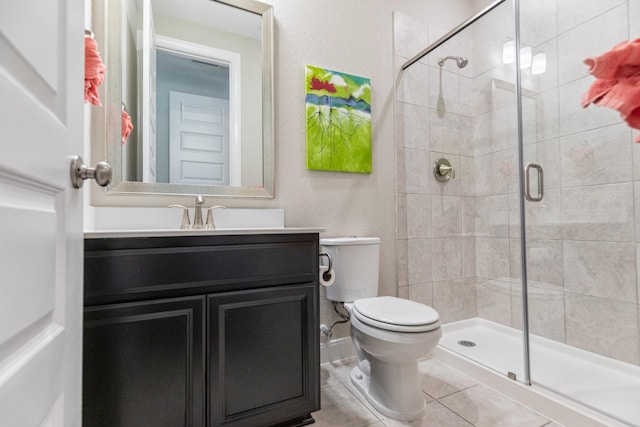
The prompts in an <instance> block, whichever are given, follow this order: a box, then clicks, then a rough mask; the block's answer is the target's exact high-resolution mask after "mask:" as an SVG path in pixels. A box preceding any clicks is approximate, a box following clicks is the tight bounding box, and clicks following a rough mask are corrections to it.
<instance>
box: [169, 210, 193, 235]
mask: <svg viewBox="0 0 640 427" xmlns="http://www.w3.org/2000/svg"><path fill="white" fill-rule="evenodd" d="M169 207H170V208H182V209H184V212H183V214H182V224H180V230H188V229H190V228H191V220H190V219H189V209H187V208H186V207H185V206H182V205H169Z"/></svg>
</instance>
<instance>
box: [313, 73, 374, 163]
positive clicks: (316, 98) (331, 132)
mask: <svg viewBox="0 0 640 427" xmlns="http://www.w3.org/2000/svg"><path fill="white" fill-rule="evenodd" d="M305 77H306V78H305V82H306V113H307V115H306V117H307V169H312V170H324V171H336V172H358V173H371V82H370V80H369V79H367V78H364V77H358V76H353V75H350V74H345V73H340V72H337V71H332V70H327V69H324V68H319V67H312V66H310V65H307V66H306V67H305Z"/></svg>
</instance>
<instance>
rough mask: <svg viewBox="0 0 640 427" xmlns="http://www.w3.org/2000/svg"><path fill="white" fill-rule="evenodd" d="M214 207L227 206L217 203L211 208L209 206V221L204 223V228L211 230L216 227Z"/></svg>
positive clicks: (222, 207) (221, 207)
mask: <svg viewBox="0 0 640 427" xmlns="http://www.w3.org/2000/svg"><path fill="white" fill-rule="evenodd" d="M214 209H226V207H225V206H221V205H215V206H211V207H210V208H207V223H206V224H205V225H204V228H207V229H211V230H213V229H215V228H216V224H215V223H214V222H213V210H214Z"/></svg>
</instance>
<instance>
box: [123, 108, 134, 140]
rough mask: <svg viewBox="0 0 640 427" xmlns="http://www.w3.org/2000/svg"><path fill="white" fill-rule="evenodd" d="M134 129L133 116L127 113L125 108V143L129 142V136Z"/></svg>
mask: <svg viewBox="0 0 640 427" xmlns="http://www.w3.org/2000/svg"><path fill="white" fill-rule="evenodd" d="M132 130H133V123H131V117H130V116H129V113H127V112H126V111H125V110H122V143H123V144H126V143H127V138H129V135H130V134H131V131H132Z"/></svg>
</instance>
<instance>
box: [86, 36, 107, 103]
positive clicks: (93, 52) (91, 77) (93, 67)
mask: <svg viewBox="0 0 640 427" xmlns="http://www.w3.org/2000/svg"><path fill="white" fill-rule="evenodd" d="M104 70H105V66H104V64H103V63H102V59H101V58H100V53H99V52H98V44H97V43H96V41H95V40H94V39H93V38H91V37H85V38H84V102H88V103H90V104H92V105H98V106H99V105H102V104H101V103H100V97H99V95H98V86H100V85H101V84H102V81H103V80H104Z"/></svg>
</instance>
